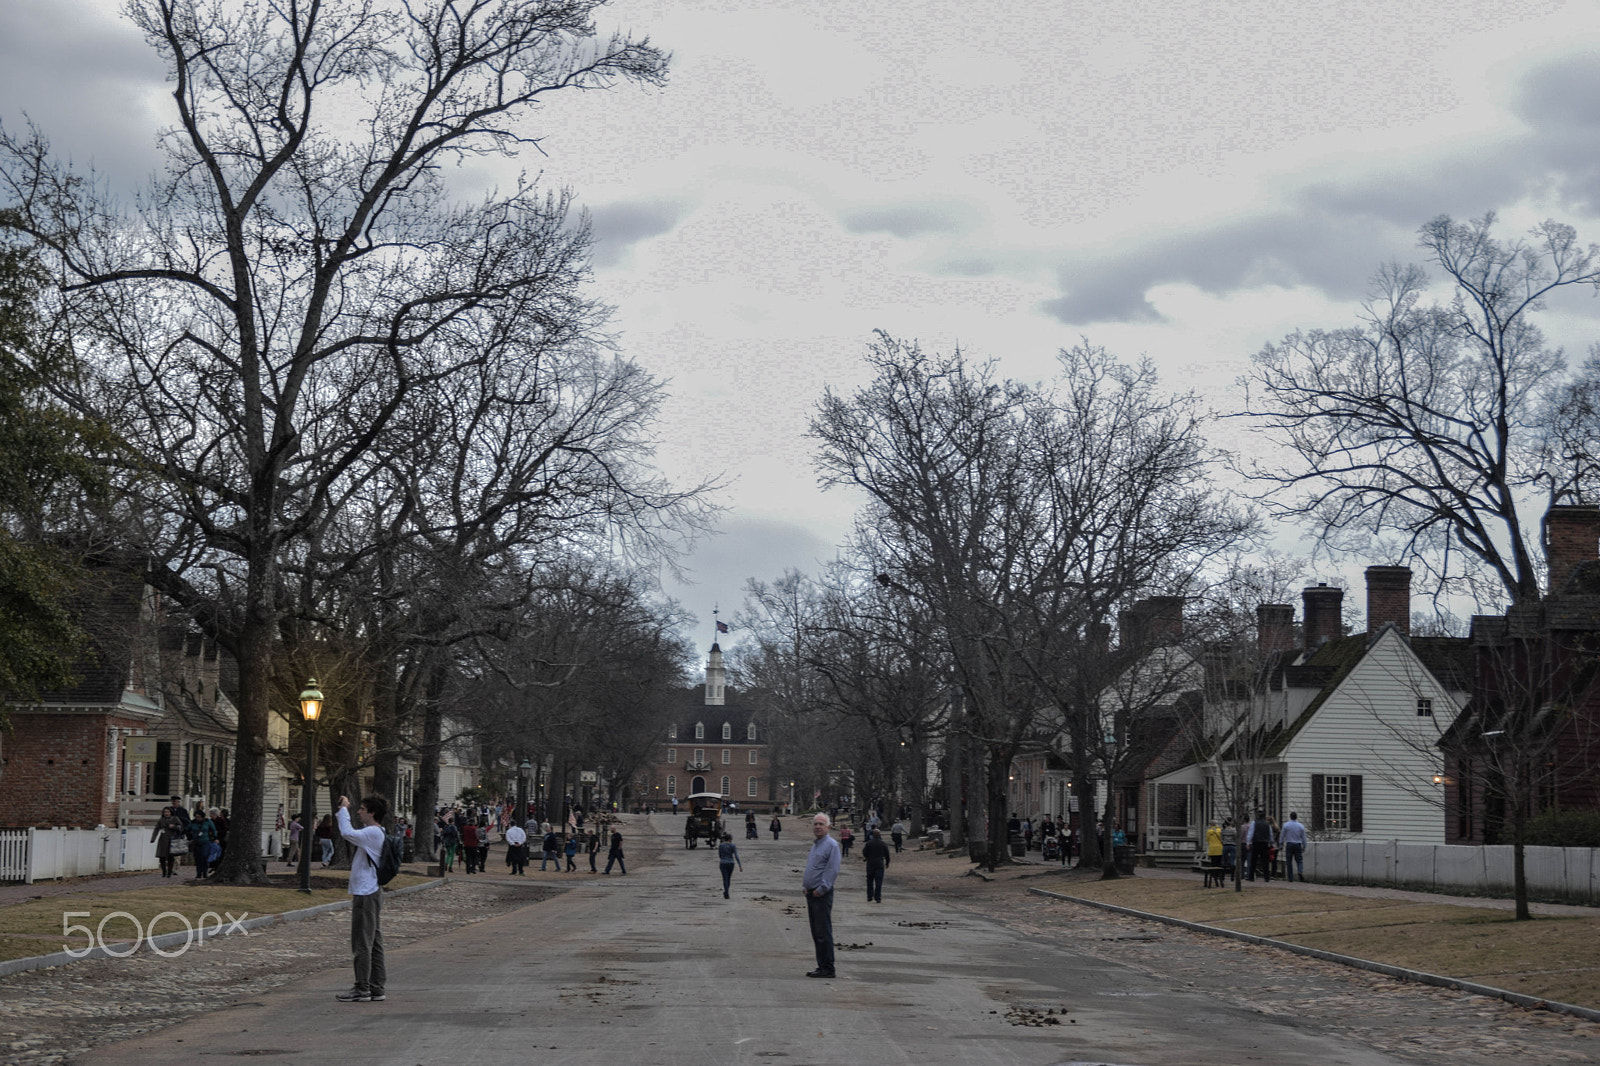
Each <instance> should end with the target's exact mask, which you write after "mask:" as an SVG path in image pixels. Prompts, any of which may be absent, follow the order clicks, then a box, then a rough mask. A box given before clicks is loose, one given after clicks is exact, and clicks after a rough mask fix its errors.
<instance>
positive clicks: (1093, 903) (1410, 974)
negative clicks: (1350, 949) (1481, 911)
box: [1028, 888, 1600, 1022]
mask: <svg viewBox="0 0 1600 1066" xmlns="http://www.w3.org/2000/svg"><path fill="white" fill-rule="evenodd" d="M1028 891H1029V892H1030V893H1032V894H1033V895H1036V896H1048V897H1049V898H1051V899H1059V900H1063V901H1064V902H1067V903H1079V904H1082V905H1083V906H1085V907H1098V908H1099V909H1100V910H1103V911H1111V912H1112V913H1114V914H1125V915H1127V916H1128V917H1130V918H1142V919H1144V920H1145V921H1147V922H1162V923H1164V924H1166V925H1175V926H1178V927H1179V928H1180V929H1187V930H1189V931H1190V932H1193V933H1205V934H1208V935H1210V936H1220V937H1226V938H1227V939H1229V940H1238V941H1242V942H1243V943H1246V944H1255V945H1257V946H1260V947H1269V948H1279V949H1281V950H1283V951H1287V952H1290V953H1292V954H1295V955H1304V956H1307V957H1308V958H1313V959H1321V960H1322V961H1323V962H1336V963H1338V964H1339V965H1341V966H1350V967H1353V968H1355V969H1357V970H1367V971H1370V972H1372V973H1380V974H1383V975H1384V976H1385V977H1393V978H1395V979H1396V980H1400V981H1415V982H1416V983H1418V984H1422V985H1433V986H1434V987H1436V988H1447V989H1450V990H1451V991H1453V992H1470V993H1471V994H1473V995H1475V996H1488V997H1490V998H1491V999H1503V1000H1505V1001H1506V1002H1507V1003H1510V1004H1512V1005H1513V1006H1517V1007H1524V1008H1526V1009H1528V1010H1547V1011H1551V1012H1552V1013H1555V1014H1570V1015H1572V1016H1574V1017H1577V1018H1582V1019H1584V1020H1585V1021H1591V1022H1600V1010H1595V1009H1593V1008H1590V1007H1580V1006H1578V1005H1577V1004H1575V1003H1560V1002H1557V1001H1556V1000H1551V999H1540V998H1538V997H1537V996H1528V995H1524V994H1522V993H1521V992H1513V991H1511V990H1510V989H1508V988H1496V987H1494V986H1493V985H1480V984H1478V983H1476V982H1474V981H1463V980H1462V979H1461V978H1459V977H1444V976H1442V975H1440V974H1436V973H1428V972H1426V971H1424V970H1408V969H1406V968H1405V967H1404V966H1391V965H1389V964H1388V963H1386V962H1373V961H1372V960H1371V959H1358V958H1356V957H1355V956H1354V955H1340V954H1338V953H1337V952H1333V951H1323V950H1322V949H1321V948H1308V947H1306V946H1305V945H1304V944H1293V943H1290V942H1289V941H1287V940H1274V939H1272V938H1271V937H1265V936H1256V935H1255V934H1254V933H1241V932H1238V931H1237V930H1234V929H1224V928H1223V927H1221V926H1218V925H1204V924H1202V923H1200V922H1190V921H1185V920H1184V919H1182V918H1174V917H1172V916H1170V915H1166V914H1151V913H1150V912H1149V911H1136V910H1134V909H1133V908H1131V907H1119V906H1117V905H1116V904H1114V903H1102V902H1100V901H1099V900H1094V899H1084V898H1083V897H1081V896H1067V895H1063V894H1062V893H1060V892H1051V891H1049V890H1047V889H1043V888H1030V889H1028Z"/></svg>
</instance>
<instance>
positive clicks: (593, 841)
mask: <svg viewBox="0 0 1600 1066" xmlns="http://www.w3.org/2000/svg"><path fill="white" fill-rule="evenodd" d="M583 845H584V849H585V850H586V851H588V853H589V872H590V873H599V871H598V870H596V869H595V866H594V864H595V859H596V857H597V856H598V855H599V854H600V834H599V833H598V832H597V831H596V830H595V827H594V826H592V825H591V826H590V827H589V831H588V833H587V834H585V836H584V840H583Z"/></svg>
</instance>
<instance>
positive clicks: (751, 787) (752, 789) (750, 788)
mask: <svg viewBox="0 0 1600 1066" xmlns="http://www.w3.org/2000/svg"><path fill="white" fill-rule="evenodd" d="M745 795H746V796H749V797H750V798H751V799H755V798H756V797H757V796H759V795H760V793H759V792H757V791H756V779H755V778H753V777H752V778H751V779H750V783H749V784H748V785H746V786H745Z"/></svg>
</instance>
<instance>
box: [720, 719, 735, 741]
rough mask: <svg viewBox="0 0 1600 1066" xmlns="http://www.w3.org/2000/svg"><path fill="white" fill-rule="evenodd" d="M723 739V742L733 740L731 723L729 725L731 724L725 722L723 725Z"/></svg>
mask: <svg viewBox="0 0 1600 1066" xmlns="http://www.w3.org/2000/svg"><path fill="white" fill-rule="evenodd" d="M722 739H723V740H732V739H733V725H732V724H731V723H729V722H723V723H722Z"/></svg>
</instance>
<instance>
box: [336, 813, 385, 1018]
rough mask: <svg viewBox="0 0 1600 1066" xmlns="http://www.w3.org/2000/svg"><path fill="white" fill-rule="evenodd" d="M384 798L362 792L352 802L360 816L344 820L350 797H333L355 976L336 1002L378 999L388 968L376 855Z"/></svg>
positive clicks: (379, 848)
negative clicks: (344, 849) (344, 856)
mask: <svg viewBox="0 0 1600 1066" xmlns="http://www.w3.org/2000/svg"><path fill="white" fill-rule="evenodd" d="M388 813H389V801H388V800H386V799H384V798H383V797H382V796H363V797H362V799H361V805H360V806H359V807H357V808H356V817H357V819H358V820H359V821H360V822H361V824H360V825H358V826H355V825H351V824H350V800H349V798H348V797H346V796H340V797H339V835H340V836H342V837H344V838H345V839H346V840H348V841H350V845H351V849H352V853H351V856H350V953H351V955H352V956H353V958H354V962H355V971H356V982H355V984H354V985H352V986H351V987H350V991H348V992H340V993H339V994H338V995H337V996H335V997H334V998H335V999H337V1000H339V1002H341V1003H382V1002H383V1000H384V998H385V997H384V991H383V989H384V985H385V984H386V983H387V981H388V976H389V974H388V970H387V968H386V967H385V966H384V959H383V928H382V926H381V925H380V924H379V919H380V917H381V915H382V910H383V889H382V887H381V886H379V884H378V860H379V859H380V858H381V857H382V855H383V819H384V816H385V815H387V814H388Z"/></svg>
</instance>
